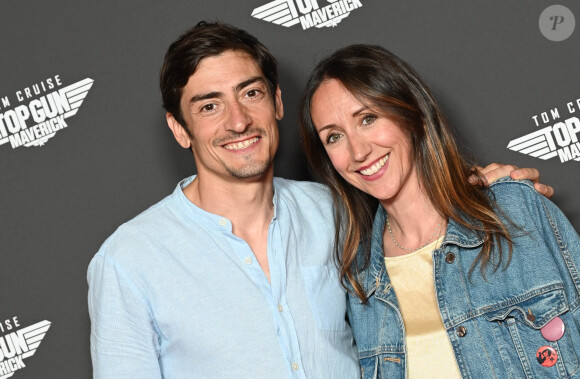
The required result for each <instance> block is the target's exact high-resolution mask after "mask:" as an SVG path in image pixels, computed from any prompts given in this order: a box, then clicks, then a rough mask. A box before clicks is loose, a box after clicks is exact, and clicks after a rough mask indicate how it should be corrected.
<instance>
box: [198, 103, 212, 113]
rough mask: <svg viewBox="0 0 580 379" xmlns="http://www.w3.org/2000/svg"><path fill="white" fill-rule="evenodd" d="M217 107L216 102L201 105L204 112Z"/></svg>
mask: <svg viewBox="0 0 580 379" xmlns="http://www.w3.org/2000/svg"><path fill="white" fill-rule="evenodd" d="M214 109H215V104H206V105H204V106H203V107H201V110H202V112H211V111H213V110H214Z"/></svg>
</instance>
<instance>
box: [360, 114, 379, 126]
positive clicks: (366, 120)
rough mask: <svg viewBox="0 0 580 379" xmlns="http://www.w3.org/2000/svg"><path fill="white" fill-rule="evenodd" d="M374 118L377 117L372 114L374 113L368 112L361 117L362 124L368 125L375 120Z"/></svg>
mask: <svg viewBox="0 0 580 379" xmlns="http://www.w3.org/2000/svg"><path fill="white" fill-rule="evenodd" d="M376 119H377V116H374V115H371V114H369V115H366V116H365V117H364V118H363V120H362V124H363V125H370V124H372V123H373V122H375V120H376Z"/></svg>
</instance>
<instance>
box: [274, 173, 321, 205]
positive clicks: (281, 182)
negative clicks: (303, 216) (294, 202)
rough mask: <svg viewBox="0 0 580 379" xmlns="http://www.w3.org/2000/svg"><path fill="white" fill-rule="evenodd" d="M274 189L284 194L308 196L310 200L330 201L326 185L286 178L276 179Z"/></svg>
mask: <svg viewBox="0 0 580 379" xmlns="http://www.w3.org/2000/svg"><path fill="white" fill-rule="evenodd" d="M274 188H275V189H276V191H278V192H281V193H283V194H292V195H294V196H306V197H310V198H322V199H326V200H328V199H330V196H331V194H330V190H329V188H328V187H327V186H325V185H324V184H320V183H316V182H307V181H298V180H291V179H284V178H278V177H276V178H274Z"/></svg>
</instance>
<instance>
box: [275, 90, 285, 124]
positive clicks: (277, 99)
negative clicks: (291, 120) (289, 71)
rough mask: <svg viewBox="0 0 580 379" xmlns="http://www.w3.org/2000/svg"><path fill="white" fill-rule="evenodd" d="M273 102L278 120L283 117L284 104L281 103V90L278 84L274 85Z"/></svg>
mask: <svg viewBox="0 0 580 379" xmlns="http://www.w3.org/2000/svg"><path fill="white" fill-rule="evenodd" d="M274 102H275V104H276V120H278V121H280V120H282V117H284V104H282V91H280V86H277V87H276V94H275V95H274Z"/></svg>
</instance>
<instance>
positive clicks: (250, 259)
mask: <svg viewBox="0 0 580 379" xmlns="http://www.w3.org/2000/svg"><path fill="white" fill-rule="evenodd" d="M244 263H245V264H247V265H251V264H252V258H250V257H245V258H244Z"/></svg>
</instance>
